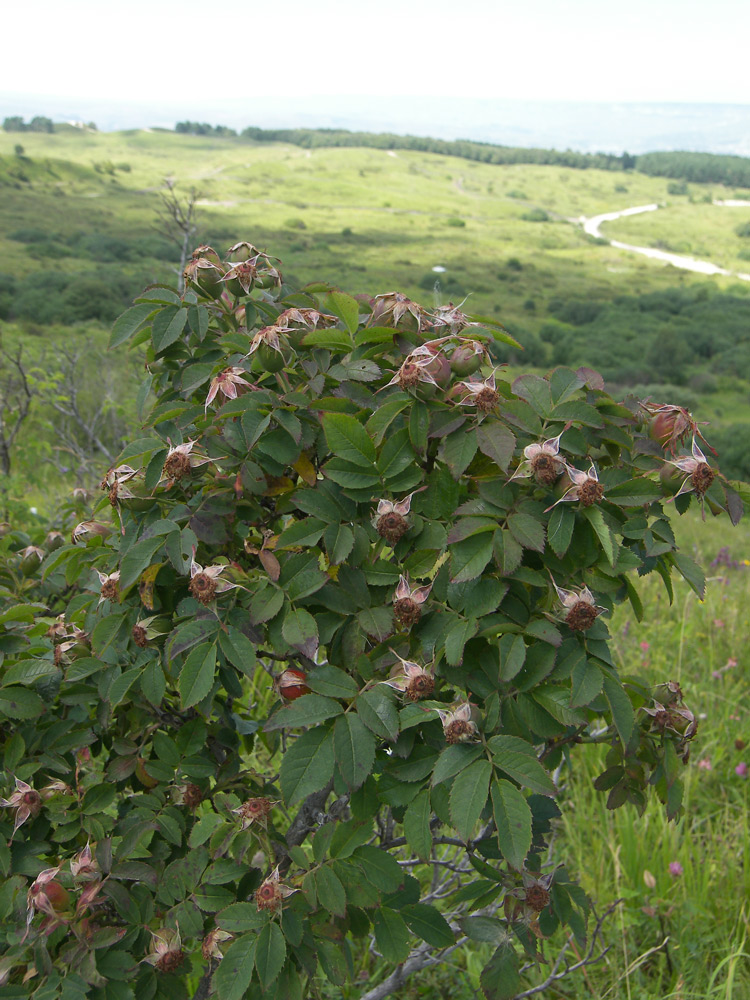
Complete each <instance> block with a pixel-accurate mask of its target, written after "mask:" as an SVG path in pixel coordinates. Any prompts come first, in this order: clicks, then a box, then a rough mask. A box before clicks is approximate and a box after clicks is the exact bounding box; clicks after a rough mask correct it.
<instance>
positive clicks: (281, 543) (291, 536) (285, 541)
mask: <svg viewBox="0 0 750 1000" xmlns="http://www.w3.org/2000/svg"><path fill="white" fill-rule="evenodd" d="M325 530H326V525H325V521H320V520H318V518H317V517H305V518H303V519H302V520H301V521H294V522H293V523H292V524H290V525H289V527H288V528H284V530H283V531H282V532H281V534H280V535H279V537H278V540H277V542H276V549H277V550H278V549H285V548H287V546H298V545H301V546H304V547H305V548H306V547H307V546H309V545H315V543H316V542H317V541H318V539H319V538H320V537H321V536H322V534H323V532H324V531H325Z"/></svg>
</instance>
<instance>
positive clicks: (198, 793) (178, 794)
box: [175, 781, 203, 809]
mask: <svg viewBox="0 0 750 1000" xmlns="http://www.w3.org/2000/svg"><path fill="white" fill-rule="evenodd" d="M202 801H203V789H202V788H201V786H200V785H196V784H195V782H193V781H188V782H186V783H185V784H184V785H177V787H176V788H175V802H176V803H177V804H178V805H182V806H187V807H188V809H197V808H198V806H199V805H200V804H201V802H202Z"/></svg>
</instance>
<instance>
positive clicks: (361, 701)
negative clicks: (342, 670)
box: [357, 687, 399, 742]
mask: <svg viewBox="0 0 750 1000" xmlns="http://www.w3.org/2000/svg"><path fill="white" fill-rule="evenodd" d="M357 715H358V716H359V718H360V719H361V720H362V722H364V724H365V725H366V726H367V728H368V729H370V730H371V731H372V732H373V733H375V735H376V736H380V737H382V738H383V739H385V740H389V741H391V742H394V741H395V740H397V739H398V730H399V725H398V709H397V708H396V706H395V705H394V704H393V701H392V700H391V698H389V697H388V695H387V694H386V693H385V691H383V690H382V689H381V688H380V687H374V688H370V689H369V691H363V692H362V694H360V695H359V696H358V697H357Z"/></svg>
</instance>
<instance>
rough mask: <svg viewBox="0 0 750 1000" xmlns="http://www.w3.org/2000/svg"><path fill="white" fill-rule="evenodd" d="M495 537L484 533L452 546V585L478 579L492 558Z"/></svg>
mask: <svg viewBox="0 0 750 1000" xmlns="http://www.w3.org/2000/svg"><path fill="white" fill-rule="evenodd" d="M492 540H493V535H492V534H490V533H489V532H484V533H482V534H479V535H472V536H471V537H470V538H466V539H464V541H462V542H456V544H455V545H451V547H450V554H451V583H466V582H467V581H468V580H474V579H476V578H477V577H478V576H479V575H480V573H481V572H482V570H483V569H484V567H485V566H486V565H487V563H488V562H489V561H490V559H491V558H492Z"/></svg>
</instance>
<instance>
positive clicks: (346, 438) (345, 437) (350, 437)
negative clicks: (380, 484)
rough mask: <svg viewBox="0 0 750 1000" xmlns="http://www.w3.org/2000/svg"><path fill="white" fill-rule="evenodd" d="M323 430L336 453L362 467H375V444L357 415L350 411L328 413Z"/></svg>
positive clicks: (324, 418) (324, 419) (330, 446)
mask: <svg viewBox="0 0 750 1000" xmlns="http://www.w3.org/2000/svg"><path fill="white" fill-rule="evenodd" d="M323 430H324V432H325V436H326V441H327V442H328V447H329V448H330V449H331V451H332V452H333V454H334V455H337V456H338V457H339V458H343V459H344V460H345V461H347V462H351V463H353V464H354V465H357V466H360V468H365V469H372V468H373V466H374V464H375V445H374V444H373V443H372V440H371V439H370V437H369V436H368V434H367V431H366V430H365V429H364V427H363V426H362V424H361V423H360V422H359V421H358V420H357V419H356V417H352V416H349V414H348V413H326V414H325V416H324V417H323Z"/></svg>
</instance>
